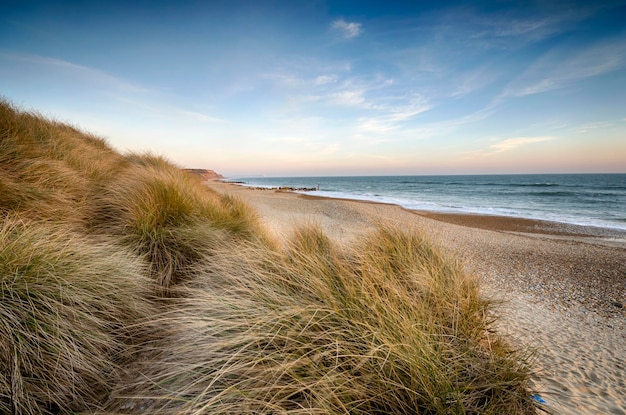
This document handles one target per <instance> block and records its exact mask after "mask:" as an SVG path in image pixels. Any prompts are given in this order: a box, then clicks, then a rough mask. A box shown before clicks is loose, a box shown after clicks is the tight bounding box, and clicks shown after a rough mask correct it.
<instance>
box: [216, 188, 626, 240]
mask: <svg viewBox="0 0 626 415" xmlns="http://www.w3.org/2000/svg"><path fill="white" fill-rule="evenodd" d="M221 183H224V184H226V185H230V186H236V187H240V188H242V189H247V190H252V191H261V192H278V193H291V194H294V195H297V197H298V198H301V199H305V200H306V199H309V200H312V199H325V200H338V201H345V202H353V203H365V204H373V205H383V206H397V207H398V208H400V209H403V210H406V211H407V212H411V213H413V214H416V215H419V216H423V217H426V218H429V219H433V220H437V221H440V222H446V223H451V224H455V225H461V226H466V227H471V228H477V229H483V230H491V231H499V232H512V233H521V234H536V235H543V236H551V237H574V238H594V239H597V240H598V241H597V242H600V243H601V242H605V243H608V244H611V245H616V246H620V245H622V244H623V246H624V247H626V229H619V228H611V227H603V226H600V225H581V224H575V223H569V222H557V221H553V220H547V219H536V218H526V217H518V216H505V215H498V214H493V215H492V214H483V213H474V212H443V211H436V210H424V209H410V208H406V207H404V206H402V205H398V204H395V203H388V202H380V201H375V200H367V199H351V198H347V197H330V196H319V195H311V194H308V193H302V192H298V191H294V190H291V189H283V188H263V187H250V186H244V185H241V184H239V183H232V182H221Z"/></svg>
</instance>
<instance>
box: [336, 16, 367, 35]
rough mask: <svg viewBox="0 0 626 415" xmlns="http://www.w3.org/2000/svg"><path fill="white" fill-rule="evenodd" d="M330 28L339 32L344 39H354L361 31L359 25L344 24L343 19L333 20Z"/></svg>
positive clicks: (354, 23)
mask: <svg viewBox="0 0 626 415" xmlns="http://www.w3.org/2000/svg"><path fill="white" fill-rule="evenodd" d="M330 27H331V28H332V29H333V30H335V31H338V32H340V33H341V34H342V36H343V37H344V38H345V39H352V38H355V37H357V36H358V35H360V34H361V32H362V31H363V30H362V29H361V23H356V22H346V21H345V20H343V19H338V20H335V21H334V22H333V23H332V24H331V26H330Z"/></svg>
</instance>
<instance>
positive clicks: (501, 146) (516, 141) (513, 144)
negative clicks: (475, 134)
mask: <svg viewBox="0 0 626 415" xmlns="http://www.w3.org/2000/svg"><path fill="white" fill-rule="evenodd" d="M554 139H555V137H512V138H507V139H504V140H502V141H499V142H497V143H494V144H491V145H490V146H489V148H490V149H491V150H490V151H489V152H488V153H487V154H488V155H491V154H497V153H503V152H505V151H511V150H514V149H516V148H518V147H522V146H526V145H528V144H533V143H540V142H542V141H550V140H554Z"/></svg>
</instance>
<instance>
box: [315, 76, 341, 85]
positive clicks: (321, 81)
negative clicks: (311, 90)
mask: <svg viewBox="0 0 626 415" xmlns="http://www.w3.org/2000/svg"><path fill="white" fill-rule="evenodd" d="M335 82H337V76H336V75H320V76H318V77H316V78H315V80H314V81H313V83H314V84H315V85H326V84H332V83H335Z"/></svg>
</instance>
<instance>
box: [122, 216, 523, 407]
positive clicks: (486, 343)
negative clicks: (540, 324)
mask: <svg viewBox="0 0 626 415" xmlns="http://www.w3.org/2000/svg"><path fill="white" fill-rule="evenodd" d="M220 261H222V262H221V263H220ZM197 278H201V277H200V276H199V275H198V276H197ZM205 278H206V281H205V285H204V286H201V287H200V288H196V289H193V290H192V291H191V292H188V293H187V294H186V295H185V296H182V298H179V299H176V300H174V302H173V304H175V305H174V306H173V308H172V309H171V312H170V313H168V314H167V315H166V316H165V317H164V318H163V319H162V320H160V321H159V325H161V326H167V327H169V329H168V332H169V333H170V334H169V335H168V336H167V337H166V338H164V339H163V341H162V342H160V343H158V344H156V345H153V346H154V353H153V354H151V355H150V356H147V357H146V359H145V360H142V361H139V362H136V364H137V366H136V367H135V370H136V371H137V373H141V377H137V378H136V379H135V381H134V382H127V383H125V384H124V385H123V386H122V387H120V388H119V389H118V390H117V391H116V392H115V393H114V395H113V398H112V401H111V402H110V405H111V406H110V407H111V408H116V409H119V408H120V407H126V408H128V407H129V402H136V397H137V396H141V397H144V398H145V400H144V401H143V405H144V406H145V407H146V408H147V410H148V411H149V412H150V413H155V414H174V413H177V414H178V413H184V414H200V413H216V414H241V413H284V414H296V413H298V414H299V413H306V414H346V413H355V414H376V413H379V414H383V413H384V414H388V413H395V414H414V413H424V414H502V413H507V414H529V413H534V407H533V404H532V403H531V401H530V399H529V396H530V393H529V390H530V388H529V384H528V382H529V377H530V370H529V368H528V366H527V362H526V360H525V357H524V356H523V355H521V354H520V353H518V352H515V351H513V350H512V349H510V348H509V347H507V346H506V344H505V342H504V341H503V340H502V339H501V338H499V336H497V335H496V334H495V333H493V331H492V327H491V321H490V318H489V317H488V314H489V313H488V311H489V304H488V303H487V302H485V301H483V300H482V299H481V298H480V296H479V295H478V289H477V286H476V283H475V281H474V280H473V279H472V278H471V277H469V276H467V275H465V274H463V273H462V271H461V269H460V267H459V266H458V265H457V264H455V263H454V261H451V260H449V259H447V258H445V257H444V256H442V255H441V254H440V253H439V251H438V250H437V249H436V248H435V247H433V246H432V245H431V244H430V243H428V242H427V241H426V240H424V238H422V237H421V236H420V235H418V234H416V233H404V232H400V231H398V230H395V229H392V228H385V227H383V228H381V229H379V230H378V232H376V233H374V234H372V235H369V236H368V237H366V238H364V239H363V240H362V241H361V243H360V244H359V245H358V246H357V247H354V248H352V249H345V250H343V249H340V248H338V247H336V246H335V245H334V244H333V243H332V242H331V241H330V240H328V238H326V237H325V236H324V235H323V233H322V232H321V231H320V230H319V229H317V228H308V229H300V230H299V231H298V232H297V233H296V234H295V236H294V237H293V239H292V240H291V241H290V243H289V244H288V246H287V247H286V248H285V249H284V250H283V251H268V250H259V248H258V247H256V246H254V247H248V248H247V249H243V250H241V251H240V252H239V255H233V254H230V256H229V255H228V254H226V255H220V256H219V260H217V261H213V262H212V264H211V267H210V269H208V270H207V271H206V277H205ZM129 397H130V399H128V398H129Z"/></svg>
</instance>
